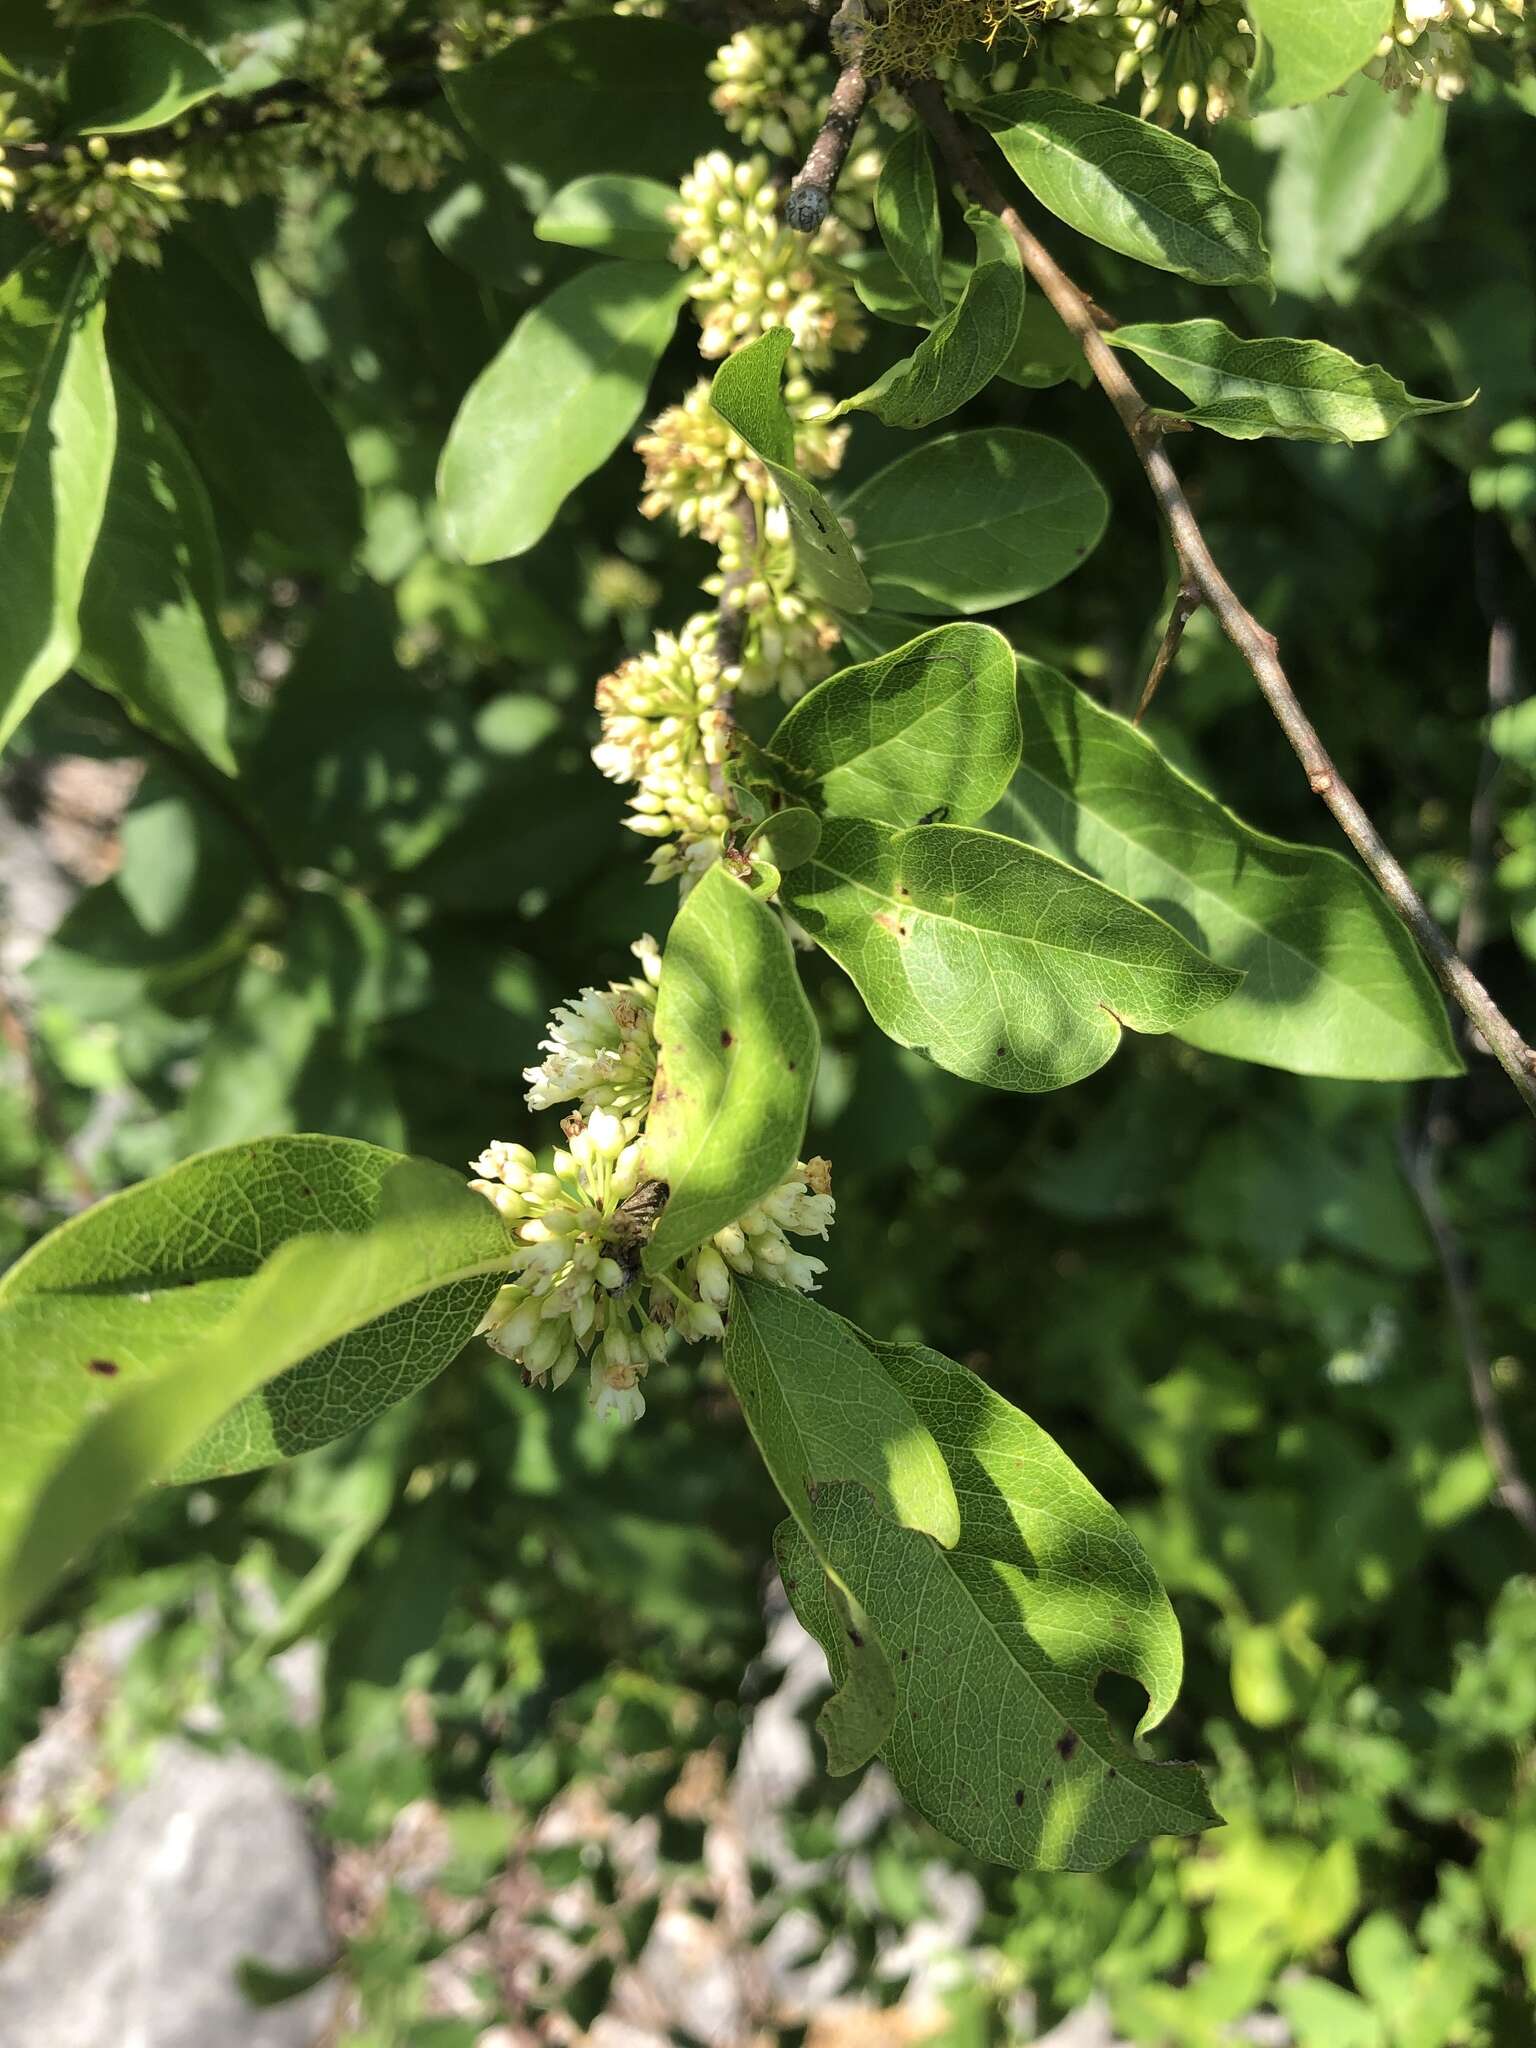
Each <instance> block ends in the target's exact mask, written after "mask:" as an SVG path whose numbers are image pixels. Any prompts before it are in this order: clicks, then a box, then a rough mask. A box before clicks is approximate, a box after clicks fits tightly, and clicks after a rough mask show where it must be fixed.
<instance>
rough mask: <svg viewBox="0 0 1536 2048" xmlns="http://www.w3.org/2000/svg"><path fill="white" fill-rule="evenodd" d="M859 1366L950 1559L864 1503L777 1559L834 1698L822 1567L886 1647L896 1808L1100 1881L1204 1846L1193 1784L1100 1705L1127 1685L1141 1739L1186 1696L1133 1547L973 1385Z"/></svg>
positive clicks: (942, 1375)
mask: <svg viewBox="0 0 1536 2048" xmlns="http://www.w3.org/2000/svg"><path fill="white" fill-rule="evenodd" d="M870 1349H871V1350H872V1351H873V1353H874V1355H875V1357H876V1358H877V1359H878V1360H879V1362H880V1364H881V1365H882V1366H883V1367H884V1369H885V1372H886V1373H887V1375H888V1376H889V1379H890V1380H891V1382H892V1383H893V1384H894V1386H895V1387H897V1388H899V1389H900V1391H901V1392H902V1393H903V1394H904V1395H905V1396H906V1398H907V1400H908V1402H909V1403H910V1404H911V1406H912V1408H913V1409H914V1410H915V1411H916V1413H917V1415H918V1417H919V1418H920V1420H921V1421H922V1422H923V1423H925V1424H926V1425H927V1427H928V1429H929V1430H930V1431H931V1433H932V1435H933V1438H934V1440H935V1442H936V1443H937V1445H938V1447H939V1450H940V1451H941V1453H942V1455H943V1457H944V1459H945V1461H946V1462H947V1464H948V1467H949V1471H950V1475H951V1477H952V1479H953V1481H954V1485H955V1493H956V1497H957V1499H958V1501H959V1505H960V1534H959V1541H958V1543H956V1544H955V1545H954V1547H953V1548H949V1549H941V1548H939V1547H938V1546H937V1545H936V1544H934V1543H931V1542H926V1541H924V1539H923V1538H922V1537H921V1536H919V1535H916V1534H914V1533H913V1532H912V1531H911V1530H908V1529H903V1528H902V1527H900V1526H899V1524H897V1523H896V1522H895V1521H893V1520H892V1519H891V1518H889V1517H886V1516H881V1515H880V1514H879V1513H878V1512H877V1511H876V1510H875V1509H874V1507H873V1505H872V1503H871V1501H870V1498H869V1495H868V1493H867V1492H865V1491H864V1490H862V1489H860V1488H858V1487H853V1486H825V1487H820V1488H818V1489H817V1492H816V1496H815V1498H814V1499H808V1500H807V1504H806V1508H805V1512H804V1515H803V1517H802V1518H797V1520H799V1521H800V1524H801V1526H794V1525H791V1524H785V1526H784V1528H783V1529H781V1530H780V1532H779V1536H778V1539H777V1541H776V1545H775V1547H776V1550H777V1552H778V1558H779V1569H780V1572H781V1575H782V1576H783V1579H784V1583H785V1588H786V1590H787V1591H788V1592H789V1596H790V1599H791V1601H792V1603H793V1604H794V1605H795V1607H796V1610H797V1611H798V1612H799V1614H800V1618H801V1620H802V1621H804V1622H805V1623H806V1625H807V1626H808V1627H809V1628H811V1630H812V1631H813V1633H815V1634H816V1635H817V1636H818V1638H819V1639H820V1641H821V1643H822V1647H823V1648H824V1649H825V1650H826V1652H827V1660H828V1663H829V1665H830V1666H831V1669H832V1674H833V1677H834V1678H835V1679H837V1680H839V1681H841V1679H842V1677H843V1674H844V1670H845V1666H846V1654H847V1645H846V1642H845V1640H844V1638H843V1635H842V1633H841V1632H840V1631H837V1630H833V1629H829V1628H828V1626H827V1608H826V1606H825V1604H824V1602H821V1601H819V1600H818V1599H817V1597H816V1594H817V1591H818V1589H817V1586H816V1579H817V1576H818V1564H817V1554H818V1553H821V1554H823V1555H825V1556H826V1557H829V1558H830V1559H831V1560H832V1561H833V1566H834V1568H835V1570H836V1572H837V1573H838V1575H839V1577H840V1578H841V1579H842V1580H843V1581H844V1582H845V1583H846V1585H847V1586H848V1587H849V1589H850V1590H851V1591H852V1593H853V1595H854V1597H855V1598H856V1599H857V1600H858V1602H859V1604H860V1605H861V1606H862V1607H863V1608H864V1609H865V1611H866V1612H867V1613H868V1615H869V1616H870V1619H871V1621H872V1622H873V1624H874V1626H875V1627H876V1629H877V1630H878V1631H879V1634H880V1639H881V1642H882V1645H883V1647H884V1651H885V1656H886V1661H887V1664H888V1667H889V1669H890V1671H891V1672H892V1674H893V1676H894V1679H895V1687H896V1701H895V1713H894V1717H893V1720H892V1725H891V1731H890V1734H889V1736H888V1738H887V1739H886V1741H885V1742H884V1744H883V1745H882V1749H881V1755H882V1757H883V1760H884V1761H885V1763H886V1764H887V1766H888V1767H889V1769H890V1771H891V1773H892V1775H893V1776H894V1777H895V1779H896V1781H897V1783H898V1785H899V1786H900V1787H901V1789H902V1791H903V1792H904V1793H905V1795H906V1797H907V1798H908V1799H909V1800H910V1801H911V1803H912V1804H913V1805H914V1806H915V1807H916V1808H917V1809H918V1811H919V1812H920V1813H922V1814H923V1815H924V1816H925V1817H926V1818H927V1819H929V1820H930V1821H932V1822H933V1823H934V1825H935V1826H937V1827H939V1828H941V1829H942V1830H943V1831H944V1832H945V1833H946V1834H947V1835H950V1836H952V1837H953V1838H954V1839H955V1840H956V1841H959V1842H962V1843H964V1844H965V1846H966V1847H967V1848H969V1849H971V1850H972V1851H973V1852H974V1853H976V1854H978V1855H981V1856H985V1857H988V1858H990V1859H992V1860H994V1861H996V1862H1000V1863H1005V1864H1009V1865H1011V1866H1013V1867H1014V1868H1024V1869H1028V1868H1045V1869H1053V1870H1096V1869H1100V1868H1102V1867H1103V1866H1104V1865H1105V1864H1107V1863H1111V1862H1113V1861H1114V1860H1115V1858H1116V1857H1118V1856H1121V1855H1123V1854H1124V1853H1125V1851H1126V1850H1127V1849H1129V1848H1132V1847H1134V1845H1135V1844H1136V1843H1137V1842H1140V1841H1144V1840H1145V1839H1146V1838H1147V1837H1148V1836H1151V1835H1155V1834H1187V1833H1192V1832H1195V1831H1197V1830H1199V1829H1201V1828H1206V1827H1210V1826H1211V1825H1212V1824H1213V1822H1214V1821H1215V1820H1216V1819H1217V1816H1216V1814H1215V1813H1214V1812H1213V1810H1212V1808H1211V1805H1210V1801H1209V1799H1208V1798H1207V1796H1206V1792H1205V1787H1204V1785H1203V1783H1202V1781H1201V1777H1200V1773H1199V1772H1198V1771H1197V1770H1195V1769H1194V1768H1193V1767H1192V1766H1190V1765H1187V1764H1161V1763H1153V1762H1150V1761H1149V1760H1148V1759H1146V1758H1145V1757H1143V1756H1140V1755H1138V1754H1137V1752H1136V1751H1135V1750H1133V1749H1131V1748H1130V1747H1128V1746H1127V1745H1126V1744H1125V1743H1124V1742H1123V1741H1121V1740H1120V1739H1119V1738H1118V1737H1117V1736H1116V1735H1115V1733H1114V1731H1113V1730H1112V1729H1111V1727H1110V1724H1109V1721H1108V1719H1107V1717H1106V1716H1105V1714H1104V1712H1103V1710H1102V1708H1101V1707H1100V1706H1099V1705H1098V1703H1097V1701H1096V1699H1095V1697H1094V1687H1095V1684H1096V1683H1097V1681H1098V1679H1099V1677H1100V1675H1101V1674H1102V1673H1103V1672H1104V1671H1106V1670H1112V1671H1120V1672H1124V1673H1126V1674H1127V1675H1128V1676H1130V1677H1132V1678H1135V1679H1137V1680H1138V1681H1139V1682H1140V1683H1141V1684H1142V1685H1143V1686H1145V1688H1146V1691H1147V1695H1148V1700H1149V1705H1148V1708H1147V1712H1146V1715H1145V1716H1144V1718H1143V1728H1144V1729H1145V1728H1150V1727H1153V1726H1155V1725H1156V1723H1157V1722H1158V1721H1160V1720H1161V1719H1162V1718H1163V1716H1164V1715H1165V1714H1166V1713H1167V1711H1168V1708H1169V1706H1170V1705H1171V1704H1172V1701H1173V1698H1174V1695H1175V1694H1176V1692H1177V1690H1178V1682H1179V1673H1180V1669H1181V1665H1182V1657H1181V1652H1180V1645H1179V1634H1178V1626H1177V1623H1176V1622H1175V1620H1174V1617H1173V1611H1172V1609H1171V1608H1170V1606H1169V1604H1168V1598H1167V1595H1166V1594H1165V1593H1164V1592H1163V1589H1162V1587H1161V1586H1160V1585H1159V1584H1158V1582H1157V1578H1156V1576H1155V1574H1154V1573H1153V1571H1152V1568H1151V1566H1150V1565H1149V1564H1148V1562H1147V1560H1146V1557H1145V1556H1144V1554H1143V1553H1142V1550H1141V1546H1140V1545H1139V1544H1138V1543H1137V1541H1136V1539H1135V1537H1134V1536H1133V1535H1132V1534H1131V1532H1130V1530H1129V1529H1128V1528H1126V1526H1125V1524H1124V1523H1123V1522H1122V1521H1121V1519H1120V1517H1119V1516H1118V1515H1117V1514H1116V1513H1115V1512H1114V1510H1113V1509H1112V1508H1111V1507H1110V1506H1109V1504H1108V1503H1107V1502H1106V1501H1105V1500H1104V1499H1103V1497H1102V1496H1101V1495H1100V1494H1098V1493H1097V1492H1096V1491H1095V1490H1094V1488H1093V1487H1092V1486H1091V1485H1090V1484H1089V1482H1088V1480H1087V1479H1085V1478H1084V1476H1083V1474H1082V1473H1081V1472H1080V1471H1078V1469H1077V1468H1076V1466H1074V1465H1073V1464H1072V1463H1071V1461H1070V1460H1069V1459H1068V1458H1066V1457H1065V1456H1064V1455H1063V1454H1062V1452H1061V1451H1060V1450H1059V1449H1058V1448H1057V1446H1056V1445H1055V1444H1054V1443H1053V1442H1052V1441H1051V1439H1050V1438H1049V1437H1048V1436H1047V1435H1046V1434H1045V1432H1044V1431H1043V1430H1041V1429H1039V1428H1037V1426H1036V1425H1035V1424H1034V1423H1033V1422H1031V1421H1030V1420H1029V1418H1028V1417H1027V1416H1025V1415H1021V1414H1020V1413H1019V1411H1018V1410H1017V1409H1015V1408H1012V1407H1010V1405H1009V1404H1008V1403H1007V1402H1006V1401H1004V1400H1003V1399H1002V1398H1001V1397H1000V1396H999V1395H997V1394H995V1393H993V1392H992V1390H991V1389H990V1388H989V1387H987V1386H986V1385H985V1383H984V1382H983V1381H981V1380H979V1379H977V1378H976V1376H975V1375H974V1374H973V1373H970V1372H967V1371H966V1370H965V1368H964V1367H963V1366H959V1365H956V1364H954V1363H953V1362H952V1361H951V1360H950V1359H947V1358H944V1357H943V1356H941V1355H940V1354H939V1353H938V1352H935V1351H929V1350H926V1349H924V1348H921V1347H918V1346H902V1345H894V1344H873V1345H871V1346H870ZM807 1594H809V1595H810V1596H811V1597H807Z"/></svg>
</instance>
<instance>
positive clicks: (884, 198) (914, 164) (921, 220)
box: [875, 122, 948, 319]
mask: <svg viewBox="0 0 1536 2048" xmlns="http://www.w3.org/2000/svg"><path fill="white" fill-rule="evenodd" d="M875 224H876V226H877V227H878V228H879V230H880V239H881V241H882V242H884V244H885V246H886V249H887V250H888V251H889V253H890V258H891V261H892V262H893V263H894V264H895V266H896V268H897V270H898V271H899V272H900V273H901V275H902V277H903V278H904V279H905V280H906V282H907V283H908V284H909V285H910V286H911V288H912V290H913V292H914V293H915V294H916V296H917V299H918V301H919V303H920V304H921V305H923V306H925V307H926V308H927V310H928V312H929V313H930V314H931V315H932V316H933V318H934V319H938V318H939V317H940V315H941V314H942V313H943V311H944V308H945V305H946V304H947V303H948V294H947V293H946V291H945V289H944V234H943V230H942V229H941V227H940V225H939V188H938V182H937V180H936V179H935V177H934V175H933V157H932V155H931V154H930V152H929V148H928V135H927V131H926V130H925V129H924V128H923V126H922V125H921V123H919V122H914V123H913V125H912V126H911V127H910V128H908V129H907V130H906V132H905V133H904V134H902V135H898V136H897V138H896V140H895V141H894V142H893V143H892V144H891V146H890V148H889V149H888V150H887V151H886V153H885V162H884V163H883V164H882V165H881V166H880V179H879V183H878V184H877V185H876V186H875Z"/></svg>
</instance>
